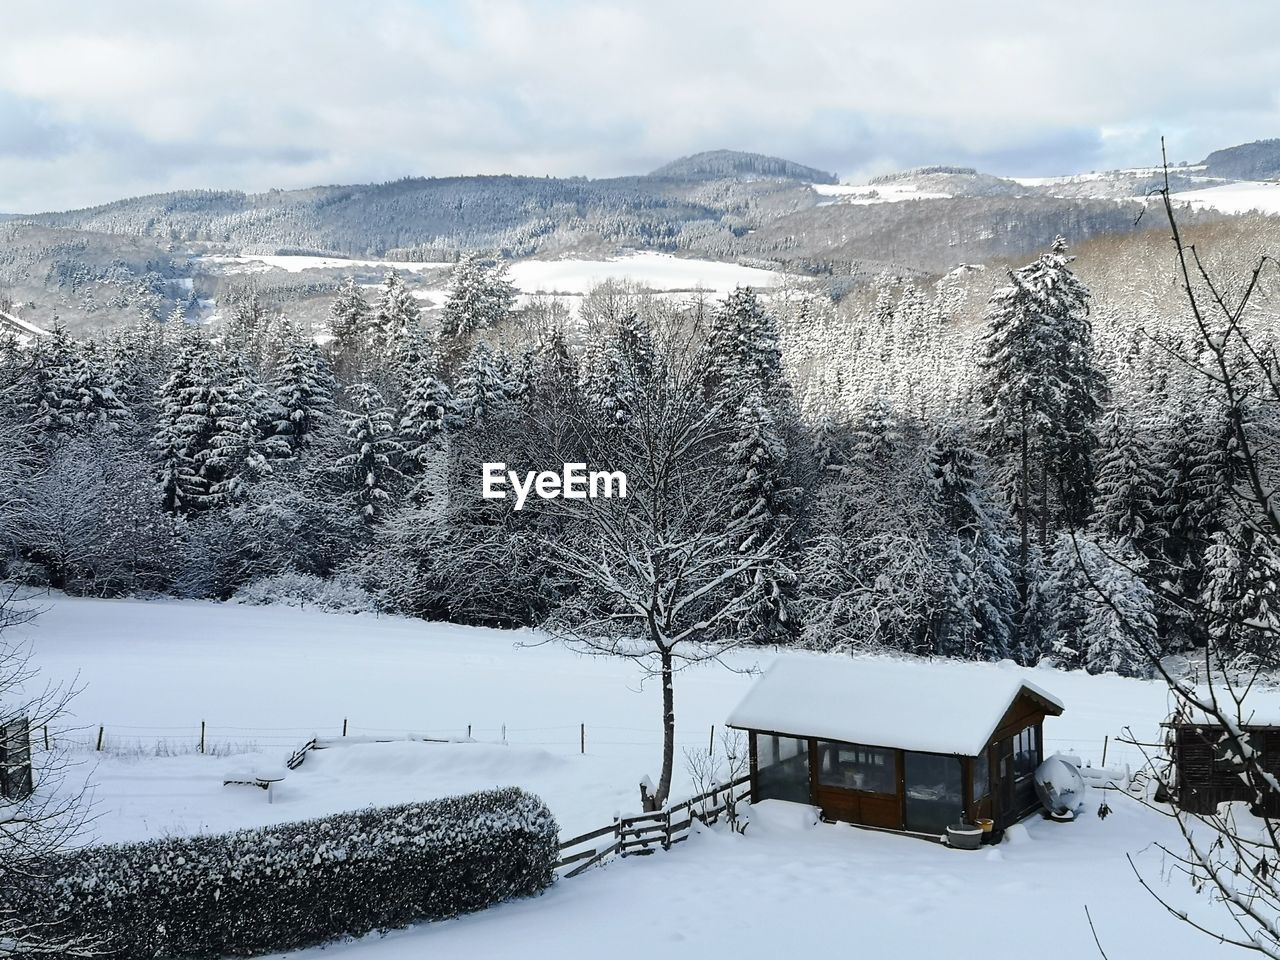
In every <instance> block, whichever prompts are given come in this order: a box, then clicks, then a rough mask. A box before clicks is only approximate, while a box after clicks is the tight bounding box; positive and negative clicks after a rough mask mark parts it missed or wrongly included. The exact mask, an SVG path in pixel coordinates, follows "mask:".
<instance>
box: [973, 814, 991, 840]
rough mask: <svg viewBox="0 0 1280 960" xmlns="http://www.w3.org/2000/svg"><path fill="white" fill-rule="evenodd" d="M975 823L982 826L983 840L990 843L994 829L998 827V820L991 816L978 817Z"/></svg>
mask: <svg viewBox="0 0 1280 960" xmlns="http://www.w3.org/2000/svg"><path fill="white" fill-rule="evenodd" d="M973 822H974V824H975V825H977V826H979V827H981V828H982V842H983V843H990V842H991V834H992V831H994V830H995V828H996V822H995V821H994V820H992V819H991V818H990V817H978V819H976V820H974V821H973Z"/></svg>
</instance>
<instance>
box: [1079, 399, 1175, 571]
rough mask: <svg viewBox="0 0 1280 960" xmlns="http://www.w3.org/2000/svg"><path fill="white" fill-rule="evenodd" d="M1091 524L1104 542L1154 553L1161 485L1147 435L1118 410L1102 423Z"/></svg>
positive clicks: (1118, 407)
mask: <svg viewBox="0 0 1280 960" xmlns="http://www.w3.org/2000/svg"><path fill="white" fill-rule="evenodd" d="M1100 435H1101V436H1100V439H1101V445H1102V446H1101V450H1100V452H1099V457H1098V489H1097V496H1096V499H1095V505H1094V511H1095V512H1094V524H1095V526H1096V527H1097V529H1098V531H1099V533H1100V534H1101V535H1102V536H1103V537H1104V538H1106V539H1108V540H1115V541H1123V542H1125V543H1128V544H1130V546H1131V547H1132V549H1133V550H1134V551H1136V552H1138V553H1140V554H1142V555H1143V556H1148V555H1149V554H1150V553H1151V552H1152V551H1153V550H1154V538H1155V536H1156V533H1157V530H1156V529H1155V527H1156V524H1157V522H1158V517H1157V514H1158V512H1159V498H1160V491H1159V486H1160V481H1159V477H1158V476H1157V475H1156V471H1155V466H1154V464H1155V455H1154V451H1153V450H1152V448H1151V446H1150V444H1149V443H1148V439H1147V435H1146V433H1145V431H1142V430H1140V429H1138V428H1137V426H1136V425H1135V424H1134V423H1133V421H1132V420H1131V419H1130V417H1129V416H1128V414H1126V413H1125V411H1124V410H1123V409H1122V408H1121V407H1120V406H1119V405H1117V406H1115V407H1113V408H1112V409H1111V410H1110V411H1109V412H1108V413H1107V415H1106V417H1105V418H1104V419H1103V422H1102V426H1101V430H1100Z"/></svg>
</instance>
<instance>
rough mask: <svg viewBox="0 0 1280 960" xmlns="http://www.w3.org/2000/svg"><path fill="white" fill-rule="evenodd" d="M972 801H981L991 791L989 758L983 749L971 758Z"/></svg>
mask: <svg viewBox="0 0 1280 960" xmlns="http://www.w3.org/2000/svg"><path fill="white" fill-rule="evenodd" d="M972 779H973V799H974V801H975V802H976V801H978V800H981V799H982V798H983V797H985V796H986V795H987V794H988V793H989V792H990V790H991V757H990V751H988V750H986V749H985V748H984V749H983V751H982V752H981V753H979V754H978V755H977V756H976V757H974V758H973V776H972Z"/></svg>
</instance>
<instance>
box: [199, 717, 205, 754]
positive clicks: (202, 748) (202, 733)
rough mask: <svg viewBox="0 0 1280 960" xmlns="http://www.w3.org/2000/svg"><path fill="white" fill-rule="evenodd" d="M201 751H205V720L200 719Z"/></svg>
mask: <svg viewBox="0 0 1280 960" xmlns="http://www.w3.org/2000/svg"><path fill="white" fill-rule="evenodd" d="M200 752H201V753H204V721H203V720H201V721H200Z"/></svg>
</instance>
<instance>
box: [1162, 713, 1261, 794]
mask: <svg viewBox="0 0 1280 960" xmlns="http://www.w3.org/2000/svg"><path fill="white" fill-rule="evenodd" d="M1165 727H1166V728H1167V729H1168V731H1169V736H1168V740H1169V749H1170V755H1171V757H1172V759H1173V788H1174V790H1173V800H1174V802H1176V803H1177V804H1178V806H1179V807H1181V808H1182V809H1184V810H1186V811H1187V812H1189V813H1213V812H1214V811H1215V810H1217V808H1218V804H1220V803H1228V802H1231V801H1236V800H1240V801H1244V802H1245V803H1248V804H1250V807H1251V809H1252V810H1253V812H1254V813H1255V814H1258V815H1260V816H1265V817H1280V796H1276V795H1275V794H1274V793H1269V794H1268V795H1267V796H1266V797H1264V798H1263V803H1262V805H1261V808H1259V807H1258V803H1257V800H1258V797H1257V795H1256V794H1255V793H1254V790H1253V788H1252V787H1250V786H1249V784H1248V782H1247V781H1246V780H1244V779H1242V777H1241V764H1240V762H1239V760H1238V759H1237V758H1236V757H1235V756H1234V751H1233V750H1231V748H1230V741H1229V740H1228V738H1227V732H1226V729H1225V728H1224V727H1223V726H1222V725H1221V724H1219V723H1216V722H1209V721H1207V720H1206V722H1204V723H1195V722H1192V721H1190V720H1184V721H1175V722H1171V723H1167V724H1165ZM1240 730H1241V732H1242V733H1243V734H1244V737H1245V741H1246V744H1247V745H1248V746H1249V747H1251V748H1252V749H1254V750H1257V751H1260V754H1261V756H1260V758H1259V760H1260V763H1261V766H1262V769H1263V770H1265V771H1267V772H1268V773H1272V774H1275V775H1276V776H1277V777H1280V722H1273V720H1272V719H1271V718H1267V719H1266V721H1265V722H1263V720H1262V719H1261V718H1259V717H1256V716H1255V717H1253V718H1252V719H1251V720H1250V721H1245V722H1244V723H1242V724H1241V725H1240Z"/></svg>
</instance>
